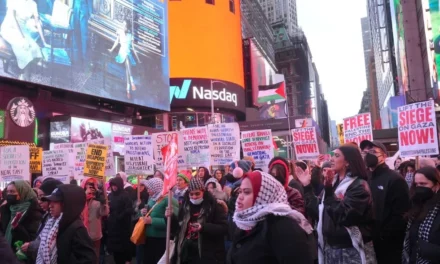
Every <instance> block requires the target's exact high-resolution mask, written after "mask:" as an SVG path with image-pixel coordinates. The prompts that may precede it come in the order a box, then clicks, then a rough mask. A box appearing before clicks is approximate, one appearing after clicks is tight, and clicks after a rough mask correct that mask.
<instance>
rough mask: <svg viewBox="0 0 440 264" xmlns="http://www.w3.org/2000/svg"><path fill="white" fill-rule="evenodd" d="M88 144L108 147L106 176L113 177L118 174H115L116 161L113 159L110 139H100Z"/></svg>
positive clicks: (90, 141)
mask: <svg viewBox="0 0 440 264" xmlns="http://www.w3.org/2000/svg"><path fill="white" fill-rule="evenodd" d="M87 144H98V145H107V147H108V151H107V159H106V161H105V175H106V176H113V175H115V174H116V172H115V160H114V158H113V149H112V144H111V142H110V139H108V138H99V139H93V140H89V141H87Z"/></svg>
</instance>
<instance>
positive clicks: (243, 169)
mask: <svg viewBox="0 0 440 264" xmlns="http://www.w3.org/2000/svg"><path fill="white" fill-rule="evenodd" d="M251 167H252V163H251V162H250V161H247V160H239V161H235V162H232V163H231V165H230V168H231V169H232V170H233V171H232V175H233V176H234V177H235V178H237V179H239V178H241V177H243V175H244V174H245V173H247V172H249V171H250V169H251Z"/></svg>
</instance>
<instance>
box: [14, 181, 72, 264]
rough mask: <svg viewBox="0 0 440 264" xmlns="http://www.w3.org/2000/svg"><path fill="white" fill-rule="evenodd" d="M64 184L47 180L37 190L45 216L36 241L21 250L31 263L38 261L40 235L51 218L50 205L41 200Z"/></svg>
mask: <svg viewBox="0 0 440 264" xmlns="http://www.w3.org/2000/svg"><path fill="white" fill-rule="evenodd" d="M62 184H63V183H62V182H61V181H59V180H55V179H49V180H45V181H44V182H43V183H42V184H41V185H40V188H39V189H37V199H38V205H39V206H40V208H41V210H42V212H43V214H44V215H43V218H42V219H41V223H40V227H39V228H38V231H37V235H36V238H35V240H33V241H31V242H28V243H24V244H23V246H22V247H21V250H22V251H23V252H24V253H25V254H26V256H27V257H28V259H29V260H30V261H31V263H33V262H35V261H36V260H37V253H38V248H39V247H40V233H41V231H42V230H43V228H44V226H45V225H46V222H47V220H48V219H49V218H50V214H49V203H48V202H47V201H43V200H42V199H41V198H43V197H44V196H47V195H50V194H51V193H52V192H53V191H54V190H55V189H56V188H57V187H58V186H60V185H62Z"/></svg>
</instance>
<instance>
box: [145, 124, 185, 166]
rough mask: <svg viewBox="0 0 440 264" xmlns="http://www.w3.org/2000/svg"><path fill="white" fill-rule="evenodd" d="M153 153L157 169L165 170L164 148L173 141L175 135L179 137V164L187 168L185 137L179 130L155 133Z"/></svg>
mask: <svg viewBox="0 0 440 264" xmlns="http://www.w3.org/2000/svg"><path fill="white" fill-rule="evenodd" d="M152 136H153V137H152V138H153V153H154V161H155V163H156V170H162V171H163V170H164V165H163V156H162V148H163V147H165V146H167V145H168V144H170V143H171V140H172V139H173V137H174V136H177V138H178V148H179V157H178V159H177V166H178V167H179V168H183V169H186V164H185V159H184V158H183V156H182V153H183V139H182V134H181V133H180V132H179V131H173V132H161V133H153V134H152Z"/></svg>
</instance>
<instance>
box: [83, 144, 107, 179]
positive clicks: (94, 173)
mask: <svg viewBox="0 0 440 264" xmlns="http://www.w3.org/2000/svg"><path fill="white" fill-rule="evenodd" d="M107 151H108V146H107V145H99V144H89V145H88V146H87V156H86V163H85V165H84V173H83V174H84V176H86V177H92V178H97V179H104V177H105V162H106V159H107Z"/></svg>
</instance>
